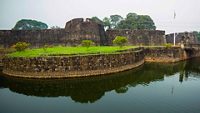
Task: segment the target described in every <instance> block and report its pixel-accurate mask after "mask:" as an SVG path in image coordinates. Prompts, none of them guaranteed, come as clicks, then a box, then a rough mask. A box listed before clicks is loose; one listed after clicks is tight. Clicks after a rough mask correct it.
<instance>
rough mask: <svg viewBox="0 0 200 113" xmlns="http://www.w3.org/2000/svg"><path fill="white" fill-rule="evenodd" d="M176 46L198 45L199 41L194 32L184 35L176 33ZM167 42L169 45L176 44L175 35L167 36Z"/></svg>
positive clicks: (184, 33)
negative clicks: (182, 44)
mask: <svg viewBox="0 0 200 113" xmlns="http://www.w3.org/2000/svg"><path fill="white" fill-rule="evenodd" d="M175 36H176V45H179V44H181V43H184V44H197V43H198V39H197V37H196V36H195V34H194V33H193V32H183V33H176V34H175ZM166 42H167V43H171V44H173V43H174V34H167V35H166Z"/></svg>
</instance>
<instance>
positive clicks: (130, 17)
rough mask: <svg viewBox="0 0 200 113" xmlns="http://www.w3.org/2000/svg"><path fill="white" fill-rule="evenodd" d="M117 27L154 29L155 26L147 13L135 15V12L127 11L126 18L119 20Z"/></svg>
mask: <svg viewBox="0 0 200 113" xmlns="http://www.w3.org/2000/svg"><path fill="white" fill-rule="evenodd" d="M116 28H117V29H147V30H155V29H156V26H155V24H154V22H153V20H152V19H151V17H150V16H148V15H137V14H136V13H128V14H127V16H126V18H125V19H124V20H122V21H120V22H119V24H118V25H117V27H116Z"/></svg>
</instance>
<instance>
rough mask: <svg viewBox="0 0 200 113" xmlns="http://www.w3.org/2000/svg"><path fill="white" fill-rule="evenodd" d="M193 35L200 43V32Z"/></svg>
mask: <svg viewBox="0 0 200 113" xmlns="http://www.w3.org/2000/svg"><path fill="white" fill-rule="evenodd" d="M193 33H194V35H195V36H196V37H197V40H198V42H200V32H197V31H194V32H193Z"/></svg>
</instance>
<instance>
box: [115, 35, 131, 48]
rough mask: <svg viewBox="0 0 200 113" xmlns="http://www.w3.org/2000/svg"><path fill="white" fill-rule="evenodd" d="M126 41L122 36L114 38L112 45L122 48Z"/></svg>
mask: <svg viewBox="0 0 200 113" xmlns="http://www.w3.org/2000/svg"><path fill="white" fill-rule="evenodd" d="M127 42H128V40H127V38H126V37H123V36H116V37H115V39H114V40H113V44H115V45H118V46H120V47H122V46H124V44H125V43H127Z"/></svg>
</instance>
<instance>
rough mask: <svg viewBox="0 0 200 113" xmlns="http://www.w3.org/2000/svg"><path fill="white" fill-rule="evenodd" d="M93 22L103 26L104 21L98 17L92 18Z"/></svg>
mask: <svg viewBox="0 0 200 113" xmlns="http://www.w3.org/2000/svg"><path fill="white" fill-rule="evenodd" d="M91 19H92V21H94V22H96V23H98V24H102V25H103V21H102V20H101V19H99V18H98V17H96V16H94V17H92V18H91Z"/></svg>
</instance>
